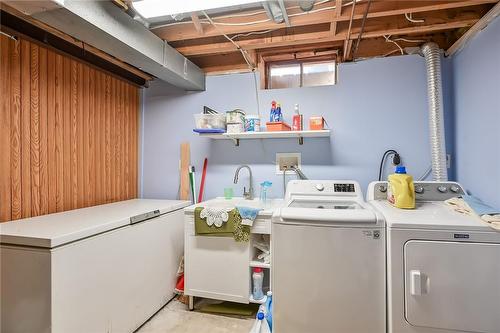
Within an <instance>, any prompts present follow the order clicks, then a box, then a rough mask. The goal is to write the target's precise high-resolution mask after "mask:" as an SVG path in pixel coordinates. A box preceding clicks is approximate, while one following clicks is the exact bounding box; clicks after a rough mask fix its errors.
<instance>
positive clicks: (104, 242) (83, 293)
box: [0, 199, 189, 333]
mask: <svg viewBox="0 0 500 333" xmlns="http://www.w3.org/2000/svg"><path fill="white" fill-rule="evenodd" d="M188 204H189V203H188V202H186V201H171V200H143V199H135V200H128V201H122V202H117V203H113V204H107V205H101V206H95V207H89V208H82V209H77V210H72V211H67V212H63V213H56V214H50V215H45V216H38V217H35V218H29V219H24V220H19V221H13V222H6V223H3V224H2V226H1V232H0V240H1V254H2V262H1V288H0V293H1V295H2V309H1V317H2V323H1V331H2V332H10V333H17V332H38V333H66V332H72V333H79V332H82V333H83V332H133V331H134V330H136V329H137V328H138V327H139V326H140V325H142V324H143V323H144V322H145V321H146V320H147V319H148V318H150V317H151V316H152V315H153V314H154V313H155V312H156V311H158V310H159V309H160V308H161V307H162V306H163V305H165V304H166V303H167V302H168V301H169V300H170V299H171V298H172V296H173V290H174V286H175V282H176V272H177V268H178V264H179V260H180V257H181V256H182V251H183V246H184V239H183V232H184V224H183V212H182V208H183V207H185V206H187V205H188ZM155 210H159V214H160V215H159V216H158V214H155V216H156V217H153V218H151V219H147V220H143V221H141V222H137V221H135V220H134V221H133V222H135V223H134V224H131V223H132V222H131V217H134V216H138V215H141V214H145V213H148V212H154V211H155Z"/></svg>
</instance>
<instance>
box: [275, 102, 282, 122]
mask: <svg viewBox="0 0 500 333" xmlns="http://www.w3.org/2000/svg"><path fill="white" fill-rule="evenodd" d="M274 121H275V122H279V121H283V113H281V104H279V103H278V104H276V113H275V116H274Z"/></svg>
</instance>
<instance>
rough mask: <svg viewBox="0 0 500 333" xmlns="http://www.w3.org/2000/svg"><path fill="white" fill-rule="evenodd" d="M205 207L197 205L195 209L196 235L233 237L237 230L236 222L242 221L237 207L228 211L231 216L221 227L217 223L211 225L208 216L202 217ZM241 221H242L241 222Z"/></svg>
mask: <svg viewBox="0 0 500 333" xmlns="http://www.w3.org/2000/svg"><path fill="white" fill-rule="evenodd" d="M202 210H203V207H196V208H195V209H194V231H195V235H200V236H217V237H233V235H234V231H235V230H236V223H237V222H238V220H240V221H241V217H240V216H239V213H238V211H237V210H236V209H233V210H231V211H229V212H228V215H229V218H228V220H227V222H225V223H223V224H222V226H221V227H216V226H215V225H211V226H209V225H208V224H207V221H206V218H203V219H202V218H201V217H200V213H201V211H202ZM240 223H241V222H240Z"/></svg>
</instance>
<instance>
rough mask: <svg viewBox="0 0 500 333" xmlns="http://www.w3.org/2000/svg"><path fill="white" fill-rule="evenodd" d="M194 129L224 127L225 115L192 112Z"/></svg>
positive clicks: (222, 128) (223, 128)
mask: <svg viewBox="0 0 500 333" xmlns="http://www.w3.org/2000/svg"><path fill="white" fill-rule="evenodd" d="M193 116H194V121H195V128H196V129H221V130H225V129H226V115H224V114H204V113H198V114H194V115H193Z"/></svg>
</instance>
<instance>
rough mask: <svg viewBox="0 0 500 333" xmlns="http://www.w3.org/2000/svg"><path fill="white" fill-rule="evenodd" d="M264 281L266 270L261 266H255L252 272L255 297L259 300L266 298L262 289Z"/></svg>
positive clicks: (253, 294)
mask: <svg viewBox="0 0 500 333" xmlns="http://www.w3.org/2000/svg"><path fill="white" fill-rule="evenodd" d="M263 281H264V272H263V270H262V268H260V267H254V269H253V274H252V282H253V291H252V296H253V299H254V300H256V301H259V300H261V299H263V298H264V292H263V291H262V282H263Z"/></svg>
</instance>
